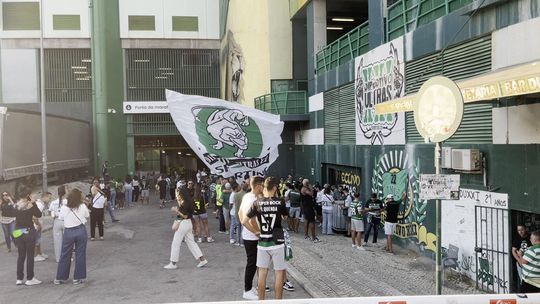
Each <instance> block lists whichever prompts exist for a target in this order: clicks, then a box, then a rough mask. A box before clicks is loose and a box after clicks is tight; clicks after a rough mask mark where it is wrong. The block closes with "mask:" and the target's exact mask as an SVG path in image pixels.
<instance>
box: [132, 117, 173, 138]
mask: <svg viewBox="0 0 540 304" xmlns="http://www.w3.org/2000/svg"><path fill="white" fill-rule="evenodd" d="M127 134H128V135H130V136H132V135H180V132H178V129H177V128H176V125H175V124H174V121H173V120H172V117H171V115H170V114H166V113H155V114H133V115H127Z"/></svg>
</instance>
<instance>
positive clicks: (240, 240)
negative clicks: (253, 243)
mask: <svg viewBox="0 0 540 304" xmlns="http://www.w3.org/2000/svg"><path fill="white" fill-rule="evenodd" d="M235 228H236V242H237V243H238V244H244V239H243V238H242V225H240V221H239V220H238V217H237V216H236V214H235V215H231V225H230V228H229V238H230V239H231V240H234V239H235V237H234V229H235Z"/></svg>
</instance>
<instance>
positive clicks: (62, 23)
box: [53, 15, 81, 31]
mask: <svg viewBox="0 0 540 304" xmlns="http://www.w3.org/2000/svg"><path fill="white" fill-rule="evenodd" d="M53 29H54V30H55V31H79V30H81V16H79V15H53Z"/></svg>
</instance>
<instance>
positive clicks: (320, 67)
mask: <svg viewBox="0 0 540 304" xmlns="http://www.w3.org/2000/svg"><path fill="white" fill-rule="evenodd" d="M367 51H369V27H368V22H367V21H366V22H364V23H362V24H360V25H359V26H357V27H355V28H354V29H352V30H351V31H349V32H348V33H347V34H345V35H343V36H341V38H339V39H338V40H336V41H334V42H332V43H331V44H329V45H327V46H326V47H324V48H323V49H322V50H320V51H319V52H318V53H317V55H315V56H316V57H315V63H316V70H317V73H324V72H327V71H330V70H331V69H333V68H335V67H337V66H340V65H342V64H343V63H345V62H348V61H351V60H354V58H356V57H358V56H360V55H362V54H364V53H366V52H367Z"/></svg>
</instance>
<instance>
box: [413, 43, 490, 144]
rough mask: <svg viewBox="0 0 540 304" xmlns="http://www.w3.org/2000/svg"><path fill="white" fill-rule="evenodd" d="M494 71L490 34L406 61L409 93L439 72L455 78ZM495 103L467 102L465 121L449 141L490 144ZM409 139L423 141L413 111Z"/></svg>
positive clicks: (415, 90) (455, 79)
mask: <svg viewBox="0 0 540 304" xmlns="http://www.w3.org/2000/svg"><path fill="white" fill-rule="evenodd" d="M489 71H491V37H490V36H487V37H484V38H480V39H476V40H473V41H469V42H466V43H464V44H461V45H458V46H454V47H452V48H449V49H447V50H446V51H445V52H444V54H443V55H441V53H440V52H437V53H435V54H431V55H428V56H426V57H423V58H421V59H418V60H415V61H412V62H408V63H406V64H405V78H406V84H405V85H406V93H407V94H413V93H415V92H417V91H418V90H419V89H420V87H421V86H422V84H423V83H424V82H425V81H427V80H428V79H429V78H431V77H433V76H436V75H444V76H446V77H448V78H450V79H452V80H454V81H457V80H461V79H467V78H471V77H474V76H476V75H479V74H483V73H487V72H489ZM491 109H492V105H491V104H489V103H484V104H482V103H474V104H466V105H465V109H464V110H465V111H464V115H463V116H464V117H463V121H462V123H461V126H460V127H459V129H458V131H457V132H456V134H455V135H454V136H452V138H451V139H449V140H448V141H447V142H449V143H491V142H492V141H493V135H492V133H493V132H492V128H493V126H492V112H491ZM406 117H407V119H406V121H407V122H406V124H407V127H406V128H407V142H409V143H421V142H423V139H422V137H421V136H420V134H419V133H418V131H417V130H416V126H415V124H414V116H413V114H412V113H407V115H406Z"/></svg>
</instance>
